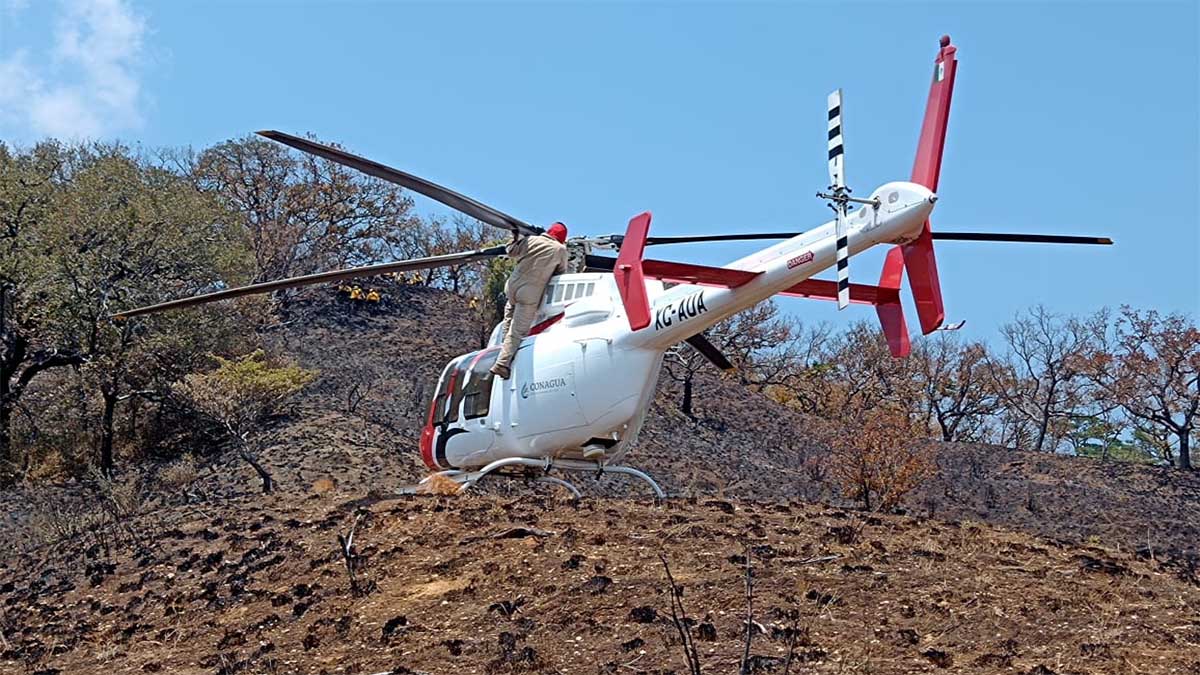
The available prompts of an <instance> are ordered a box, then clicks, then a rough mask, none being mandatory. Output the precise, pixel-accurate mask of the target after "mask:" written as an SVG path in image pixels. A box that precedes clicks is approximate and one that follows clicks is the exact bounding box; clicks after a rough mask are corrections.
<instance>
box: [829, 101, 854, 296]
mask: <svg viewBox="0 0 1200 675" xmlns="http://www.w3.org/2000/svg"><path fill="white" fill-rule="evenodd" d="M827 102H828V108H829V115H828V118H829V133H828V137H829V186H830V188H832V189H833V191H834V194H843V195H844V190H845V188H846V157H845V148H844V146H843V144H842V90H841V89H836V90H834V92H833V93H832V94H830V95H829V99H828V101H827ZM834 208H835V209H836V210H837V225H836V229H835V234H836V235H837V275H838V278H837V283H838V301H837V303H838V309H839V310H842V309H846V308H847V307H849V306H850V237H849V233H848V230H847V227H846V202H845V200H844V199H843V200H842V201H839V202H837V203H836V205H835V207H834Z"/></svg>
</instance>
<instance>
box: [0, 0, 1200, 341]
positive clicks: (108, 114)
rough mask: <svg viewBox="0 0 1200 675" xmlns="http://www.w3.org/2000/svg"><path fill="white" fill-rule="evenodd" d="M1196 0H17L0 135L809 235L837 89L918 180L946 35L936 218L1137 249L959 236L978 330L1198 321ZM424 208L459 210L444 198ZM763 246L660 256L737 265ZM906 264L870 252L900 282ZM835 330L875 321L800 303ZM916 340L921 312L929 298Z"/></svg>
mask: <svg viewBox="0 0 1200 675" xmlns="http://www.w3.org/2000/svg"><path fill="white" fill-rule="evenodd" d="M1198 27H1200V17H1198V14H1197V3H1196V2H1190V1H1189V2H1175V3H1161V4H1156V3H1150V2H1138V3H1116V2H1103V3H1101V2H1097V3H1073V2H1063V3H1035V2H1004V3H956V4H916V3H888V4H867V3H843V4H822V3H761V4H753V3H738V4H732V3H730V4H723V3H682V2H676V3H660V4H624V3H535V4H509V3H500V2H489V3H478V4H471V3H435V4H417V3H401V2H336V3H335V2H325V3H317V2H224V3H221V2H204V3H202V2H141V1H136V0H134V1H132V2H130V1H127V0H73V1H67V2H57V1H50V0H47V1H45V2H31V1H30V0H0V138H2V139H4V140H6V141H9V142H18V143H29V142H31V141H33V140H36V139H37V138H39V137H41V136H44V135H48V134H53V135H60V136H61V135H66V134H70V133H82V134H83V135H87V136H92V137H99V138H105V139H111V138H119V139H122V140H125V141H127V142H130V143H135V144H141V145H143V146H146V147H149V148H154V147H159V146H181V145H191V146H194V147H203V146H205V145H209V144H212V143H215V142H218V141H221V140H224V139H227V138H231V137H237V136H241V135H243V134H246V133H248V132H251V131H253V130H256V129H262V128H276V129H280V130H284V131H290V132H293V133H304V132H314V133H316V134H318V135H319V136H320V137H322V138H324V139H328V140H333V141H337V142H340V143H342V144H344V145H346V146H347V147H348V148H350V149H351V150H353V151H356V152H359V153H361V154H365V155H367V156H370V157H372V158H374V159H377V160H379V161H382V162H385V163H388V164H392V165H394V166H396V167H398V168H402V169H405V170H408V171H412V172H414V173H417V174H420V175H423V176H425V177H427V178H430V179H431V180H434V181H437V182H441V183H443V184H445V185H447V186H450V187H452V188H454V189H457V190H459V191H462V192H465V193H466V194H469V195H471V196H474V197H475V198H477V199H479V200H481V201H484V202H487V203H490V204H492V205H494V206H496V207H498V208H500V209H502V210H504V211H507V212H509V213H512V214H513V215H516V216H519V217H522V218H524V219H526V220H529V221H531V222H535V223H548V222H551V221H553V220H557V219H561V220H564V221H565V222H567V223H568V224H569V225H571V226H572V228H573V230H572V232H573V233H583V232H587V233H592V234H601V233H609V232H620V231H623V230H624V227H625V223H626V222H627V220H628V219H629V218H630V217H631V216H633V215H634V214H636V213H638V212H640V211H642V210H647V209H649V210H651V211H653V212H654V226H653V230H654V231H655V232H656V233H659V234H684V233H709V232H722V231H751V230H764V229H780V230H786V229H806V228H808V227H811V226H813V225H815V224H817V223H819V222H822V221H823V220H825V219H826V217H827V214H828V210H827V209H826V208H825V206H824V205H823V204H822V203H821V202H820V201H819V200H817V199H815V198H814V197H813V193H814V192H815V191H816V190H817V189H820V188H823V187H824V186H825V184H826V182H827V177H826V167H825V159H824V157H825V121H824V118H825V110H824V108H825V96H826V94H828V92H829V91H830V90H832V89H833V88H835V87H839V86H840V87H843V88H844V90H845V105H844V111H845V112H844V116H845V117H844V124H845V133H846V157H847V173H848V176H849V179H850V184H851V186H852V187H854V188H855V189H856V192H859V193H868V192H870V191H871V190H872V189H873V188H874V187H875V186H877V185H879V184H881V183H883V182H886V181H889V180H903V179H907V178H908V175H909V171H910V169H911V165H912V159H913V153H914V150H915V146H916V139H917V134H918V131H919V125H920V120H921V115H922V112H923V107H924V100H925V95H926V92H927V85H928V80H929V74H930V72H931V71H930V69H931V67H932V61H933V58H934V56H935V55H936V52H937V40H938V37H939V36H940V35H941V34H942V33H949V34H950V35H951V36H952V37H953V38H954V42H955V44H956V45H957V46H958V48H959V52H958V56H959V76H958V82H957V87H956V90H955V96H954V108H953V111H952V114H951V119H950V131H949V138H948V141H947V151H946V159H945V162H944V164H943V169H942V182H941V186H940V189H939V193H940V195H941V197H942V199H941V201H939V202H938V207H937V210H936V212H935V214H934V219H933V226H934V228H935V229H944V230H995V231H1020V232H1039V233H1066V234H1104V235H1110V236H1112V237H1113V238H1114V239H1115V240H1116V243H1117V245H1116V246H1114V247H1111V248H1107V249H1101V248H1093V247H1062V246H1040V247H1039V246H1030V245H1013V244H990V245H988V244H969V243H956V242H944V243H941V244H939V246H938V262H939V266H940V268H941V277H942V285H943V291H944V295H945V298H946V304H947V319H948V320H950V321H956V320H959V319H966V320H967V321H968V323H967V333H968V335H970V336H972V337H982V338H994V336H995V330H996V328H997V327H998V326H999V325H1000V324H1002V323H1004V322H1005V321H1007V320H1009V319H1010V318H1011V317H1012V315H1013V313H1014V312H1016V311H1017V310H1019V309H1022V308H1025V307H1028V306H1030V305H1033V304H1036V303H1043V304H1045V305H1047V306H1048V307H1050V308H1052V309H1054V310H1056V311H1060V312H1064V313H1081V312H1089V311H1092V310H1094V309H1098V308H1100V307H1102V306H1105V305H1109V306H1115V305H1119V304H1123V303H1128V304H1132V305H1135V306H1139V307H1153V308H1158V309H1162V310H1169V311H1180V312H1185V313H1188V314H1190V315H1192V316H1193V317H1196V316H1198V315H1200V214H1198V213H1197V208H1198V207H1197V204H1198V202H1200V194H1198V191H1200V187H1198V184H1200V176H1198V164H1200V147H1198V146H1200V142H1198V138H1197V137H1198V129H1197V128H1198V126H1200V122H1198V121H1197V120H1200V104H1198V97H1197V89H1198V86H1200V85H1198V82H1200V72H1198V54H1197V43H1198V38H1197V34H1198V30H1200V28H1198ZM420 204H421V206H422V208H423V209H426V210H427V211H429V212H437V211H439V210H438V208H437V207H436V206H434V205H432V204H431V203H430V202H428V201H427V200H421V201H420ZM753 248H754V246H753V244H746V245H739V246H730V245H707V246H705V245H692V246H677V247H669V248H668V247H661V248H657V249H655V250H654V255H655V256H656V257H663V258H671V259H677V260H687V261H694V262H701V263H708V264H721V263H724V262H728V261H729V260H732V259H735V258H737V257H739V256H741V255H743V254H745V253H746V252H748V251H750V250H752V249H753ZM881 261H882V253H881V252H879V253H875V252H872V253H868V254H865V255H862V256H858V257H855V258H854V259H853V260H852V261H851V276H852V279H856V280H859V281H864V282H874V281H876V280H877V278H878V276H877V275H878V270H879V266H880V264H881ZM782 304H783V306H784V307H785V308H786V309H787V310H789V311H793V312H796V313H799V314H802V315H803V316H805V317H808V318H811V319H812V320H815V321H821V320H828V321H833V322H838V323H840V322H845V321H850V320H852V319H855V318H873V314H874V313H873V312H871V311H870V309H867V308H851V309H849V310H847V311H845V312H840V313H839V312H837V311H836V310H835V309H834V308H833V307H832V306H830V305H827V304H826V303H816V302H812V301H802V300H791V299H788V300H783V301H782ZM908 316H909V324H910V328H915V326H916V316H915V312H912V311H911V307H910V308H909V312H908Z"/></svg>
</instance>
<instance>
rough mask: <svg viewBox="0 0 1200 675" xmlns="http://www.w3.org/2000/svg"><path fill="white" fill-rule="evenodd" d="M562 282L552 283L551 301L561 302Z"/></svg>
mask: <svg viewBox="0 0 1200 675" xmlns="http://www.w3.org/2000/svg"><path fill="white" fill-rule="evenodd" d="M562 296H563V284H555V285H554V300H552V301H551V302H562Z"/></svg>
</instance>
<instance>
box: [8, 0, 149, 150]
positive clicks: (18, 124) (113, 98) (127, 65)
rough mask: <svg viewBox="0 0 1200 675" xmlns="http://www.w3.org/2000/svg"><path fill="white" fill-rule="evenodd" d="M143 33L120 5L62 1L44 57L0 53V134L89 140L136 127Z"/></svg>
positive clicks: (141, 24) (119, 1) (139, 21)
mask: <svg viewBox="0 0 1200 675" xmlns="http://www.w3.org/2000/svg"><path fill="white" fill-rule="evenodd" d="M145 33H146V22H145V20H144V19H143V18H142V17H141V16H139V15H138V14H136V13H135V12H134V11H133V9H132V8H131V7H130V6H129V5H128V3H126V2H125V0H64V1H63V3H62V4H61V6H60V13H59V16H58V17H57V20H56V22H55V27H54V35H53V38H52V40H47V41H46V43H47V44H51V45H52V47H51V48H50V49H49V50H47V51H46V53H33V54H31V53H30V52H29V51H28V50H27V49H21V50H16V51H14V52H12V53H10V54H0V130H2V129H5V128H8V129H15V130H16V134H17V135H25V134H28V135H33V136H38V137H40V136H55V137H59V138H96V137H99V136H102V135H105V134H109V133H112V132H115V131H119V130H122V129H128V128H134V127H137V126H139V125H140V124H141V122H142V116H141V113H140V109H141V107H142V99H143V96H142V87H141V82H140V75H141V70H142V66H143V59H142V40H143V36H144V35H145Z"/></svg>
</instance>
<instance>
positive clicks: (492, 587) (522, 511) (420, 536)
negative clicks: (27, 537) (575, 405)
mask: <svg viewBox="0 0 1200 675" xmlns="http://www.w3.org/2000/svg"><path fill="white" fill-rule="evenodd" d="M347 496H350V495H349V494H342V495H334V494H332V493H327V494H325V495H324V496H320V497H313V498H310V499H306V500H302V501H299V502H292V501H288V500H284V499H280V500H267V501H266V503H259V502H247V503H244V504H241V505H239V506H238V508H236V509H233V508H230V509H228V510H227V511H226V513H225V515H223V516H215V517H205V516H202V515H199V514H197V515H195V516H194V517H192V518H190V519H187V520H185V521H182V522H179V523H177V524H175V525H173V526H172V527H170V528H168V529H166V530H164V531H162V532H160V533H159V534H158V535H157V536H155V537H154V538H153V542H152V543H149V547H148V548H147V549H146V550H144V551H143V552H141V553H140V554H137V555H130V556H122V557H119V558H114V559H112V560H111V562H104V561H100V560H92V559H89V558H87V557H85V558H83V559H82V560H81V559H79V558H77V557H76V556H75V555H74V553H67V552H65V551H64V552H63V554H60V555H56V556H50V557H49V559H47V558H45V557H44V556H27V557H22V558H20V559H10V560H8V561H6V562H5V563H3V568H2V569H0V589H2V590H3V592H4V596H5V599H4V621H5V635H6V636H7V637H6V642H7V646H6V648H5V650H4V651H3V654H2V655H0V669H3V670H5V671H7V672H21V670H22V669H23V668H27V669H29V670H31V671H34V672H42V673H54V672H62V673H97V672H106V673H144V672H172V673H214V672H215V673H226V674H229V673H238V672H246V673H250V672H281V673H282V672H289V673H290V672H308V673H313V672H329V673H334V672H338V673H376V672H383V671H389V670H393V669H394V672H401V673H404V672H413V671H417V672H429V673H451V672H462V673H509V672H544V673H593V672H601V673H605V672H609V673H616V672H631V673H632V672H651V673H652V672H686V667H685V665H684V661H683V652H682V651H681V649H680V647H679V644H678V635H677V632H676V629H675V627H674V625H673V624H672V622H671V620H670V601H669V596H668V595H667V593H666V588H667V586H666V582H665V575H664V572H663V569H662V567H661V564H660V562H659V560H658V554H659V552H660V551H663V552H665V554H666V555H667V557H668V559H669V560H670V563H671V566H672V568H673V570H674V574H675V576H676V578H677V580H678V582H679V583H680V584H681V585H682V587H683V595H682V602H683V604H684V607H685V609H686V610H687V612H688V613H689V616H690V617H691V618H693V619H695V620H697V621H699V622H700V623H698V624H697V625H695V626H693V628H692V631H693V636H694V639H695V640H696V645H697V647H698V649H699V653H700V658H701V662H702V664H703V665H704V666H705V672H712V673H731V672H735V671H736V669H737V663H738V660H739V658H740V654H741V649H742V646H741V645H742V639H743V638H742V636H743V635H744V632H743V631H744V623H743V617H744V612H745V589H744V558H742V557H741V555H742V554H743V551H744V546H746V545H748V546H749V547H750V551H751V566H752V569H753V586H754V589H755V592H754V599H753V600H754V607H755V610H754V620H755V622H756V623H755V630H756V633H757V632H758V631H761V634H756V635H755V637H754V642H753V646H752V650H751V651H752V655H753V660H754V663H755V664H756V669H757V671H762V672H782V670H783V664H784V662H785V661H786V659H787V656H788V653H789V647H791V649H790V651H791V653H792V659H793V664H792V670H791V672H831V673H833V672H864V673H865V672H873V673H901V672H934V671H939V670H940V671H943V672H998V671H1005V670H1007V671H1009V672H1025V673H1050V672H1054V673H1128V672H1148V673H1168V672H1200V589H1198V588H1197V587H1196V586H1194V585H1192V584H1188V583H1186V582H1184V581H1182V580H1180V579H1178V578H1175V577H1173V576H1171V575H1169V574H1164V573H1163V572H1162V571H1161V570H1159V569H1157V568H1156V566H1154V565H1153V564H1150V563H1149V562H1147V561H1144V560H1140V559H1138V558H1136V557H1134V556H1131V555H1125V554H1117V553H1113V552H1111V551H1108V550H1105V549H1100V548H1072V547H1066V546H1060V545H1056V544H1053V543H1049V542H1047V541H1043V540H1038V539H1035V538H1032V537H1030V536H1027V535H1022V534H1017V533H1012V532H1005V531H999V530H994V529H991V528H988V527H986V526H974V525H972V526H961V525H952V524H946V523H939V522H936V521H924V520H919V519H915V518H911V517H903V516H886V517H878V518H865V519H864V518H862V517H861V516H859V515H857V514H851V513H847V512H844V511H840V510H836V509H827V508H821V507H817V506H811V505H803V504H798V503H775V504H756V503H737V504H734V503H730V502H726V501H721V500H706V501H705V500H701V501H694V500H693V501H688V500H681V501H672V502H667V503H666V504H664V505H654V504H652V503H647V502H629V501H621V500H616V501H612V500H610V501H591V502H588V503H585V504H583V505H581V506H578V507H575V506H570V505H567V504H561V503H554V502H548V501H541V502H539V501H537V500H533V499H529V498H516V499H511V498H502V497H490V496H459V497H451V498H435V497H413V498H407V499H403V500H398V501H385V502H380V503H376V504H373V505H371V506H370V507H369V508H368V509H366V510H364V511H362V513H364V514H365V515H364V518H363V520H362V523H361V525H360V526H359V528H358V531H357V532H356V535H355V542H356V547H357V548H358V550H359V551H360V552H361V555H362V560H361V562H360V564H359V572H358V582H359V584H361V585H362V586H363V587H364V588H368V589H369V591H368V592H366V593H365V594H363V595H361V596H358V597H356V596H355V595H354V594H352V593H351V592H350V590H349V581H348V577H347V574H346V571H345V568H344V565H343V561H342V560H341V558H340V554H339V552H338V545H337V543H336V541H335V539H336V534H337V533H338V532H339V531H342V532H345V531H346V530H348V529H349V527H350V523H351V522H352V521H353V520H354V519H356V516H355V514H354V513H353V505H352V504H345V503H343V504H342V505H340V506H339V505H336V504H335V502H336V501H338V500H339V499H342V498H344V497H347ZM229 506H231V507H232V506H233V505H229ZM792 636H795V638H796V639H795V643H794V645H793V643H792V642H791V638H792ZM406 669H408V670H406Z"/></svg>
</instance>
